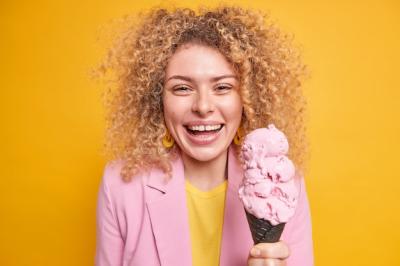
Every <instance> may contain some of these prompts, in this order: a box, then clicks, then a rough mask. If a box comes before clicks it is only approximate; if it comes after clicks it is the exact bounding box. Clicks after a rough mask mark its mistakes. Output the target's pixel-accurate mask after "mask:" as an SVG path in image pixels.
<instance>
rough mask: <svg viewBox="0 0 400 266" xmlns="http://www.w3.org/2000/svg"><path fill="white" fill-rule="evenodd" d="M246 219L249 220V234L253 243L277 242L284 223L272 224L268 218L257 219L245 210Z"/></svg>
mask: <svg viewBox="0 0 400 266" xmlns="http://www.w3.org/2000/svg"><path fill="white" fill-rule="evenodd" d="M246 217H247V221H248V222H249V226H250V231H251V236H252V237H253V241H254V244H258V243H274V242H278V241H279V239H280V237H281V234H282V232H283V228H284V227H285V223H280V224H277V225H272V224H271V223H270V222H269V221H268V220H264V219H259V218H257V217H255V216H254V215H253V214H251V213H248V212H247V211H246Z"/></svg>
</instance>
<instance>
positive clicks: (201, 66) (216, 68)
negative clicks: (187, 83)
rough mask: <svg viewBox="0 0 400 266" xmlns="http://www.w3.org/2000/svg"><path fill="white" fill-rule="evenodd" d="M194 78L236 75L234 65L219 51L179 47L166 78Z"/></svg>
mask: <svg viewBox="0 0 400 266" xmlns="http://www.w3.org/2000/svg"><path fill="white" fill-rule="evenodd" d="M176 74H179V75H186V76H193V77H196V76H198V77H201V76H203V77H204V76H216V75H226V74H234V69H233V67H232V65H231V64H230V63H229V62H228V60H227V59H226V58H225V56H224V55H223V54H221V53H220V52H219V51H218V50H217V49H215V48H212V47H209V46H205V45H199V44H186V45H182V46H181V47H179V48H178V49H177V50H176V52H175V53H174V54H173V55H172V57H171V58H170V60H169V61H168V64H167V68H166V77H169V76H171V75H176Z"/></svg>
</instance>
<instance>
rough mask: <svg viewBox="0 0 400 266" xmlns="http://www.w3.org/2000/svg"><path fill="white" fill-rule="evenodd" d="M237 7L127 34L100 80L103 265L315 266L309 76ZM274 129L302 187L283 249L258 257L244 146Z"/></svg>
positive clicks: (261, 247)
mask: <svg viewBox="0 0 400 266" xmlns="http://www.w3.org/2000/svg"><path fill="white" fill-rule="evenodd" d="M266 23H267V21H266V20H265V16H263V15H262V14H260V13H258V12H255V11H251V10H245V9H242V8H239V7H219V8H216V9H213V10H206V9H202V10H200V11H199V13H198V14H196V13H195V12H194V11H192V10H190V9H176V10H173V11H167V10H165V9H155V10H152V11H150V12H148V13H147V14H145V15H144V16H143V17H142V20H141V21H140V23H139V24H133V25H132V26H129V27H126V29H125V32H123V33H122V34H121V37H120V38H119V39H118V41H117V42H116V45H115V46H114V47H113V49H111V50H110V53H109V56H108V57H107V59H106V60H105V62H104V64H103V65H102V67H101V69H102V71H103V72H104V73H106V72H107V70H109V72H111V73H112V74H113V75H115V79H114V82H115V83H114V87H113V89H112V90H110V91H108V93H107V94H106V103H107V107H108V109H107V110H108V113H107V122H108V127H107V129H108V131H107V133H108V134H107V143H106V144H107V146H106V147H107V149H108V151H109V152H110V154H111V155H112V157H111V160H110V163H109V164H108V165H107V166H106V168H105V172H104V176H103V180H102V183H101V187H100V190H99V198H98V209H97V250H96V264H97V265H171V266H172V265H229V266H232V265H297V266H298V265H312V264H313V254H312V239H311V222H310V214H309V207H308V201H307V196H306V191H305V189H304V180H303V177H302V174H301V173H302V168H303V165H304V162H303V161H304V160H303V158H304V156H305V153H306V152H305V148H306V143H305V142H304V139H305V138H304V121H303V114H304V105H305V103H304V98H303V96H302V93H301V90H300V84H301V82H300V81H301V77H302V76H303V75H304V66H303V65H302V64H301V63H300V61H299V59H298V55H297V54H296V53H295V52H294V50H293V49H292V48H291V44H290V39H289V38H288V37H287V36H286V35H284V34H282V33H280V31H279V29H278V28H276V26H274V25H273V24H266ZM268 123H274V124H275V125H276V126H277V127H278V128H279V129H280V130H282V131H283V132H284V133H285V134H286V136H287V137H288V140H289V143H290V147H291V148H290V154H289V156H290V158H291V159H292V160H293V161H294V162H295V164H296V167H297V170H298V171H297V176H296V178H297V180H298V184H299V185H300V186H301V189H300V196H299V204H298V208H297V210H296V213H295V215H294V217H293V218H292V219H291V220H290V221H289V222H288V223H287V224H286V226H285V230H284V232H283V235H282V238H281V239H282V240H281V241H279V242H278V243H272V244H258V245H253V242H252V238H251V234H250V230H249V227H248V224H247V221H246V216H245V212H244V209H243V205H242V203H241V202H240V201H239V198H238V192H237V191H238V187H239V184H240V182H241V180H242V177H243V171H242V168H241V165H240V162H239V161H238V159H237V158H238V157H237V152H238V150H239V149H240V145H241V141H242V139H243V136H244V135H245V134H246V133H248V132H249V131H251V130H253V129H255V128H259V127H265V126H266V125H267V124H268Z"/></svg>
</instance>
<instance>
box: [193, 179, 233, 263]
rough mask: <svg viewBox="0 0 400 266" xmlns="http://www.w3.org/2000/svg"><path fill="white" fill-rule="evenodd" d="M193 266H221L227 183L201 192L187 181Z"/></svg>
mask: <svg viewBox="0 0 400 266" xmlns="http://www.w3.org/2000/svg"><path fill="white" fill-rule="evenodd" d="M185 188H186V199H187V206H188V210H189V225H190V238H191V243H192V260H193V266H204V265H207V266H214V265H215V266H218V265H219V256H220V247H221V239H222V225H223V222H224V207H225V194H226V188H227V180H225V181H224V182H223V183H222V184H220V185H218V186H217V187H215V188H213V189H212V190H209V191H202V190H200V189H198V188H196V187H194V186H193V185H192V184H191V183H190V182H189V181H187V180H186V184H185Z"/></svg>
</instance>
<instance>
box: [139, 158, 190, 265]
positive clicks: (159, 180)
mask: <svg viewBox="0 0 400 266" xmlns="http://www.w3.org/2000/svg"><path fill="white" fill-rule="evenodd" d="M172 167H173V169H172V178H171V180H169V181H165V178H164V176H165V174H164V173H163V172H162V171H160V170H153V171H152V172H151V173H150V176H149V179H148V182H147V188H148V189H147V190H146V193H147V195H146V198H147V200H146V201H147V209H148V211H149V215H150V221H151V226H152V229H153V233H154V238H155V242H156V245H157V251H158V254H159V259H160V263H161V265H162V266H176V265H184V266H186V265H192V253H191V242H190V233H189V232H190V231H189V217H188V211H187V206H186V193H185V179H184V170H183V164H182V160H181V159H180V158H178V159H177V160H176V161H174V162H173V165H172Z"/></svg>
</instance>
